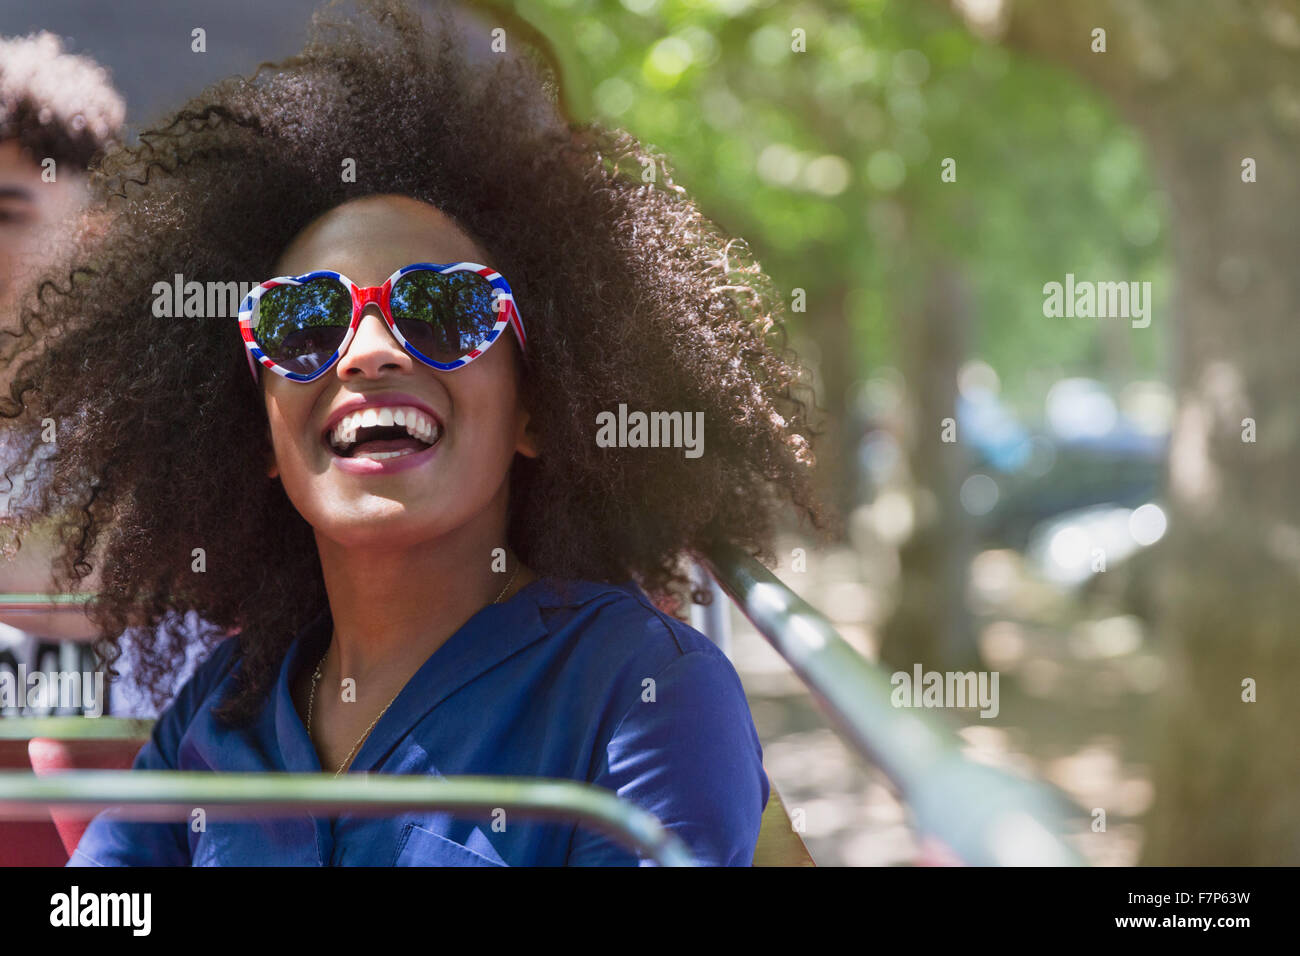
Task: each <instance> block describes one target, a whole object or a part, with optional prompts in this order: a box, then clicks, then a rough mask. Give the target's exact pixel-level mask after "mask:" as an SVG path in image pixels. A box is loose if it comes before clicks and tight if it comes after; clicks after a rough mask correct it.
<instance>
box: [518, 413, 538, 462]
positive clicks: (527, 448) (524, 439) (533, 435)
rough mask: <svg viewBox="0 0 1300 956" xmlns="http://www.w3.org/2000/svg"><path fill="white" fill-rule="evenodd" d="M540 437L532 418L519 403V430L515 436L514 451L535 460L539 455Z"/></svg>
mask: <svg viewBox="0 0 1300 956" xmlns="http://www.w3.org/2000/svg"><path fill="white" fill-rule="evenodd" d="M541 447H542V446H541V435H540V433H539V432H538V429H537V425H536V423H535V421H534V420H533V416H532V415H530V414H529V412H528V409H526V408H524V406H523V404H522V403H521V404H520V406H519V429H518V432H517V433H516V435H515V451H517V452H518V453H519V454H521V455H523V456H524V457H525V458H536V457H537V456H538V455H540V454H541Z"/></svg>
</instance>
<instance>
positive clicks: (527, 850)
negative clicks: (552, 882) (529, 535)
mask: <svg viewBox="0 0 1300 956" xmlns="http://www.w3.org/2000/svg"><path fill="white" fill-rule="evenodd" d="M331 628H332V621H331V619H330V616H329V611H328V609H327V610H325V611H323V612H322V613H321V614H320V615H318V616H317V618H316V619H315V620H314V621H313V622H312V623H311V624H309V625H308V626H307V627H306V628H304V630H303V631H302V632H301V633H299V634H298V635H297V636H296V637H295V639H294V641H293V643H292V645H291V646H290V648H289V651H288V653H287V654H286V655H285V659H284V662H283V663H282V665H281V668H280V673H279V678H278V680H277V682H276V684H275V686H274V688H273V689H272V691H271V693H270V695H269V697H268V700H267V702H266V704H265V706H264V707H263V708H262V710H261V712H260V713H259V715H258V716H257V719H256V720H255V721H254V722H253V723H252V724H250V725H249V726H247V727H244V728H235V729H231V728H227V727H223V726H220V725H218V724H217V723H216V722H215V721H214V720H213V717H212V708H213V706H214V705H215V704H216V703H217V702H218V700H219V696H220V694H221V693H222V691H223V688H224V687H226V686H227V685H228V684H229V683H230V681H232V680H233V671H232V666H231V665H232V660H233V659H234V651H235V649H236V646H237V638H233V637H232V638H228V639H227V640H225V641H223V642H222V643H221V644H219V645H218V646H217V647H216V649H215V650H214V651H213V652H212V654H211V655H210V656H209V657H208V659H207V660H206V661H204V663H203V664H201V665H200V666H199V667H198V668H197V670H196V671H195V673H194V675H193V676H192V677H191V678H190V679H189V680H188V681H187V682H186V683H185V685H184V686H183V687H182V688H181V690H180V692H179V694H178V695H177V697H176V699H175V700H174V701H173V702H172V704H171V705H170V706H169V707H168V708H167V710H166V711H165V712H164V713H163V714H162V715H161V716H160V717H159V719H158V721H157V723H156V724H155V725H154V729H153V734H152V737H151V739H150V740H149V742H148V743H146V745H145V746H144V748H143V749H142V750H141V751H140V753H139V755H138V756H137V757H136V759H135V764H134V767H135V768H136V769H140V770H214V771H223V772H253V771H261V772H267V773H270V772H294V773H320V772H322V768H321V765H320V760H319V758H318V757H317V754H316V751H315V748H314V747H313V746H312V744H311V741H310V740H309V739H308V737H307V730H306V727H305V726H304V725H303V721H302V719H301V718H300V716H299V714H298V711H297V709H296V708H295V706H294V703H293V700H292V698H291V696H290V687H291V686H292V681H293V678H294V677H295V676H296V675H297V674H298V672H299V670H300V668H302V667H309V666H311V665H312V664H314V663H315V658H314V656H312V654H313V653H314V654H315V655H319V654H320V652H321V650H323V648H324V646H325V641H326V639H327V638H328V635H329V634H330V633H331ZM309 657H310V660H308V659H307V658H309ZM235 666H236V667H237V664H236V665H235ZM647 678H653V684H650V683H649V682H648V681H647V680H646V679H647ZM651 687H652V688H653V694H651V693H650V692H649V689H648V688H651ZM643 697H644V698H650V697H653V700H646V699H643ZM762 759H763V753H762V748H761V747H760V745H759V740H758V734H757V732H756V731H755V729H754V724H753V721H752V719H751V718H750V714H749V706H748V704H747V702H746V699H745V693H744V690H743V688H742V687H741V683H740V678H739V677H738V676H737V675H736V671H735V668H733V667H732V665H731V662H730V661H728V660H727V658H726V655H724V654H723V653H722V652H721V651H720V650H719V649H718V648H717V646H716V645H714V644H713V643H712V642H711V641H710V640H709V639H708V638H707V637H705V636H704V635H702V634H700V633H699V632H698V631H695V630H693V629H692V628H690V627H688V626H687V625H685V624H683V623H681V622H680V621H678V620H676V619H675V618H673V617H671V616H669V615H666V614H663V613H662V612H660V611H659V610H658V609H657V608H655V607H654V605H653V604H651V603H650V601H649V600H648V599H647V598H646V596H645V595H644V593H642V592H641V591H640V590H639V589H638V588H636V586H635V585H632V584H628V585H626V586H623V587H618V586H615V585H609V584H596V583H592V582H585V581H574V582H567V588H563V587H561V586H560V584H559V582H556V581H553V580H550V579H547V578H539V579H537V580H535V581H533V582H531V583H530V584H528V585H527V586H526V587H524V588H522V589H521V590H520V591H518V592H517V593H516V594H515V595H514V597H512V598H510V600H508V601H505V602H503V603H501V604H490V605H488V606H487V607H484V608H482V609H481V610H480V611H478V612H477V613H476V614H475V615H474V616H473V617H472V618H470V619H469V620H468V621H467V622H465V624H464V626H462V627H461V628H460V630H458V631H457V632H456V633H455V634H453V635H452V636H451V637H450V638H449V639H448V640H447V642H446V643H445V644H443V645H442V646H441V647H440V648H439V649H438V650H437V651H436V652H435V653H434V654H432V655H431V656H430V657H429V659H428V660H426V661H425V662H424V664H423V665H422V666H421V667H420V669H419V670H418V671H417V672H416V673H415V675H414V676H413V677H412V678H411V679H410V681H409V682H408V683H407V684H406V686H405V687H403V688H402V691H401V693H399V694H398V696H397V698H396V699H395V700H394V701H393V703H392V705H391V706H390V707H389V709H388V711H387V712H386V713H385V714H384V715H383V716H382V717H381V718H380V719H379V722H378V723H377V724H376V725H375V727H374V730H373V731H372V732H371V734H370V736H369V737H367V738H366V741H365V743H364V744H362V746H361V749H360V750H359V751H358V752H357V755H356V759H355V760H354V761H353V764H352V766H351V767H350V768H349V770H348V772H349V773H358V772H373V773H396V774H434V775H443V774H488V775H509V776H533V777H559V778H568V779H571V780H578V781H587V782H591V783H595V784H598V785H600V786H602V787H606V788H608V789H610V790H613V791H614V792H615V793H617V794H618V795H619V796H621V797H623V798H625V799H627V800H630V801H632V802H633V803H635V804H637V805H638V806H640V807H641V808H643V809H645V810H647V811H649V812H650V813H652V814H654V815H655V816H656V817H657V818H658V819H659V820H660V822H662V823H663V824H664V825H665V826H666V827H667V828H668V829H670V830H672V831H673V832H675V833H676V834H677V835H678V836H679V837H681V839H682V840H683V841H684V842H685V843H686V845H687V846H688V847H690V849H691V850H692V852H693V853H694V854H695V856H696V859H697V860H698V861H699V862H700V863H701V864H704V865H715V866H748V865H750V864H751V863H752V862H753V855H754V845H755V842H756V841H757V838H758V827H759V818H760V816H761V815H762V812H763V808H764V807H765V806H766V805H767V799H768V792H769V788H768V781H767V777H766V775H765V774H764V772H763V765H762ZM638 863H639V864H640V865H643V866H644V865H653V863H652V862H651V861H649V860H646V859H644V858H638V856H637V854H636V853H635V852H634V851H632V850H629V849H626V848H624V847H622V846H620V845H618V844H616V843H614V842H613V841H611V840H610V839H609V838H607V837H604V836H602V835H601V834H598V833H595V832H593V831H590V830H587V829H585V828H579V827H577V826H576V825H574V824H571V823H564V822H556V821H528V820H517V819H514V820H507V823H506V826H505V828H504V830H503V831H501V832H493V828H492V826H491V824H490V823H487V822H484V821H482V820H481V819H457V818H453V817H452V816H451V815H450V814H448V813H446V812H424V813H421V812H414V813H408V812H402V813H401V814H392V815H389V816H386V817H361V816H348V815H343V816H340V817H337V818H334V819H333V820H331V819H326V818H316V817H313V816H311V815H309V814H306V813H304V814H303V815H302V816H301V817H284V818H280V819H268V820H241V821H228V820H208V821H207V824H206V829H205V830H204V831H203V832H199V833H195V832H192V830H191V828H190V826H189V825H188V824H187V823H183V822H178V823H158V822H132V821H128V820H124V819H120V817H119V814H118V811H114V810H108V811H105V812H103V813H101V814H100V815H99V816H97V817H96V818H95V819H94V820H93V821H92V822H91V824H90V826H89V827H88V828H87V830H86V832H85V835H84V836H83V837H82V839H81V842H80V844H79V845H78V846H77V849H76V850H75V851H74V852H73V855H72V858H71V859H70V860H69V861H68V865H69V866H132V865H137V866H187V865H193V866H248V865H288V866H560V865H571V866H619V865H623V866H630V865H637V864H638Z"/></svg>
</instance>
